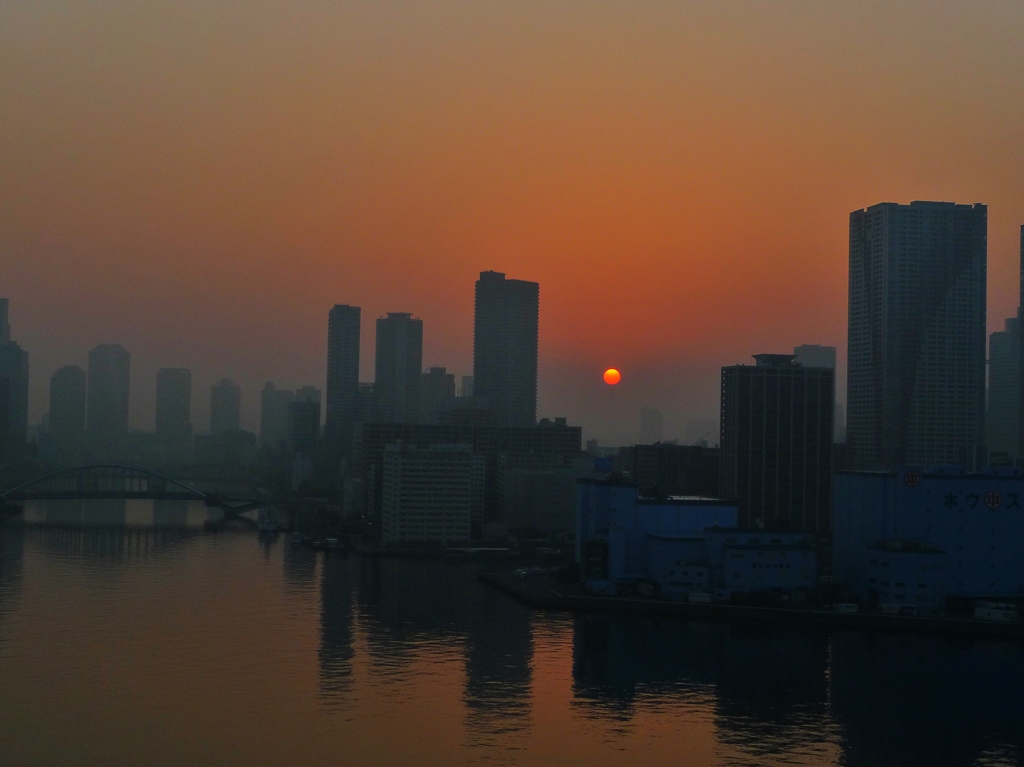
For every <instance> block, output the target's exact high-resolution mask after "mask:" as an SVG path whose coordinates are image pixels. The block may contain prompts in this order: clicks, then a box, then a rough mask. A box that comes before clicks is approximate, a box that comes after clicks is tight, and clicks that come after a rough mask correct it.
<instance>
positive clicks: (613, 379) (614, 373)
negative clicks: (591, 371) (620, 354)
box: [604, 368, 622, 385]
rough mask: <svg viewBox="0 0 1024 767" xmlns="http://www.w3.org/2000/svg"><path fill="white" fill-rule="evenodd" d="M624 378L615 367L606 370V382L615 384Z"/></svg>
mask: <svg viewBox="0 0 1024 767" xmlns="http://www.w3.org/2000/svg"><path fill="white" fill-rule="evenodd" d="M621 380H622V374H621V373H619V371H618V370H616V369H615V368H608V369H607V370H606V371H604V382H605V383H606V384H612V385H615V384H617V383H618V382H619V381H621Z"/></svg>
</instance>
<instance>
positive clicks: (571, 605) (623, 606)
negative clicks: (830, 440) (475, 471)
mask: <svg viewBox="0 0 1024 767" xmlns="http://www.w3.org/2000/svg"><path fill="white" fill-rule="evenodd" d="M479 577H480V580H481V581H483V582H484V583H486V584H487V585H488V586H490V587H492V588H494V589H496V590H498V591H500V592H502V593H504V594H507V595H508V596H510V597H512V598H513V599H515V600H517V601H519V602H522V603H523V604H526V605H529V606H530V607H533V608H535V609H538V610H557V611H562V612H573V613H618V614H632V615H662V616H672V617H677V618H689V619H692V620H706V621H727V622H730V623H745V624H758V625H784V624H789V625H804V626H823V627H830V628H845V629H858V630H883V631H900V632H915V633H927V634H956V635H961V636H975V637H986V638H992V639H1008V640H1017V641H1019V640H1024V623H996V622H990V621H978V620H972V619H967V618H932V617H909V616H897V615H880V614H878V613H837V612H834V611H831V610H815V609H809V608H808V609H800V608H780V607H746V606H741V605H727V604H702V603H693V602H670V601H667V600H664V599H639V598H635V597H598V596H592V595H589V594H585V593H582V592H581V590H580V589H579V588H578V587H576V586H572V585H566V584H561V583H558V582H556V581H554V580H553V579H548V578H527V579H523V578H517V577H516V576H515V575H513V574H511V573H481V574H480V576H479Z"/></svg>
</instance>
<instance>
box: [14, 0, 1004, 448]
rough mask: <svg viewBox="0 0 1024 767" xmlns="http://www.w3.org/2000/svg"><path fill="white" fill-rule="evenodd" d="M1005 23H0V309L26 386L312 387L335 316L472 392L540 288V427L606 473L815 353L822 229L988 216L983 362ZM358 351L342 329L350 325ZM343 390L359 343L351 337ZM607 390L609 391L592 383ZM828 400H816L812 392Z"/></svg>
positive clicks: (225, 12)
mask: <svg viewBox="0 0 1024 767" xmlns="http://www.w3.org/2000/svg"><path fill="white" fill-rule="evenodd" d="M1022 28H1024V9H1022V8H1021V6H1020V5H1019V4H1017V3H1009V2H1007V3H983V4H964V3H930V2H929V3H900V4H898V5H894V4H882V3H849V4H843V5H832V4H829V5H820V4H810V3H784V4H771V5H754V4H741V3H716V4H707V5H687V4H680V3H642V4H628V5H626V4H618V3H608V2H568V3H561V4H558V5H557V6H551V5H550V4H544V3H517V4H514V5H499V4H491V3H483V4H481V3H459V2H445V3H436V4H425V3H411V2H410V3H393V4H386V5H385V4H354V3H344V4H336V3H327V2H297V3H296V2H290V3H278V2H269V1H267V0H260V1H257V2H253V3H248V4H244V5H237V4H227V3H194V2H184V3H163V2H150V3H144V4H138V3H134V4H129V3H122V2H93V3H81V2H46V3H37V2H33V3H27V2H16V3H7V4H4V6H3V7H2V8H0V105H2V111H3V115H4V119H3V121H2V122H0V141H2V144H3V146H4V147H5V149H4V151H3V152H2V153H0V179H2V183H0V285H2V286H3V291H2V292H3V295H5V296H8V297H9V298H10V299H11V307H12V308H11V318H12V325H13V331H14V336H15V337H16V338H17V339H18V340H19V342H20V343H21V344H22V346H23V347H25V348H26V349H27V350H28V351H29V352H30V354H31V397H30V403H31V404H30V407H31V413H30V418H31V420H32V421H33V422H36V421H38V419H39V418H40V417H41V416H42V414H43V412H44V411H45V409H46V398H47V395H46V393H47V386H48V382H49V377H50V375H51V374H52V372H53V371H54V370H56V369H57V368H58V367H60V366H62V365H65V364H69V363H74V364H78V365H84V364H85V357H86V354H87V351H88V349H90V348H91V347H92V346H94V345H95V344H97V343H121V344H123V345H124V346H125V347H126V348H128V349H129V350H130V351H131V352H132V368H133V369H132V402H131V408H132V411H131V422H132V426H133V428H139V429H151V428H152V425H153V421H152V419H153V410H154V401H153V397H154V392H155V374H156V370H157V369H158V368H160V367H173V366H183V367H189V368H191V369H192V371H193V375H194V387H195V391H196V392H197V396H196V398H195V403H194V408H195V413H194V420H195V422H196V423H197V424H200V423H204V422H205V420H206V417H207V416H206V409H207V408H208V399H207V396H206V392H208V390H209V384H211V383H212V382H213V381H215V380H218V379H220V378H224V377H228V378H233V379H236V380H238V381H239V382H240V383H241V384H242V387H243V426H244V427H246V428H249V429H254V428H255V425H256V424H257V423H258V412H259V411H258V408H259V396H258V391H259V388H260V387H261V386H262V384H263V382H264V381H265V380H274V381H276V382H278V383H279V384H281V385H285V386H292V387H294V386H298V385H302V384H307V383H312V384H316V385H318V386H321V385H322V384H323V381H324V375H325V354H324V341H325V317H326V313H327V310H328V309H329V308H330V307H331V306H333V305H334V304H335V303H351V304H356V305H360V306H362V307H363V312H364V317H365V318H367V320H370V319H372V318H374V317H377V316H380V315H383V314H384V313H386V312H388V311H402V312H412V313H413V314H414V315H415V316H417V317H419V318H421V319H422V320H423V321H424V353H423V362H424V366H428V365H445V366H447V367H448V369H449V370H450V371H453V372H455V373H456V374H457V375H461V374H468V373H471V372H472V316H473V315H472V295H473V283H474V281H475V279H476V277H477V275H478V273H479V272H480V271H482V270H485V269H494V270H498V271H504V272H507V273H508V274H509V276H510V277H515V278H520V279H527V280H533V281H537V282H539V283H540V286H541V304H540V305H541V323H540V377H539V407H538V414H539V415H541V416H550V417H553V416H556V415H557V416H567V417H568V418H569V420H570V422H572V423H575V424H580V425H582V426H583V428H584V435H585V437H588V438H589V437H596V438H598V439H599V440H600V441H601V442H602V443H606V444H625V443H628V442H630V441H635V439H636V429H637V414H638V412H639V409H640V408H641V407H642V406H653V407H659V408H661V409H662V410H664V412H665V413H666V432H667V433H666V437H676V438H678V437H681V436H683V435H682V424H683V421H684V420H685V419H688V418H703V419H707V418H715V417H716V416H717V409H718V395H719V380H718V371H719V369H720V367H721V366H722V365H727V364H733V363H737V362H747V361H749V355H750V354H752V353H756V352H761V351H775V352H786V351H789V350H791V349H792V347H793V346H795V345H797V344H802V343H815V344H826V345H832V346H837V347H839V354H838V357H839V359H840V361H841V365H840V367H841V368H842V362H844V361H845V356H846V355H845V340H846V301H845V296H846V279H847V258H848V215H849V213H850V211H852V210H856V209H860V208H863V207H865V206H868V205H871V204H874V203H876V202H881V201H893V202H901V203H906V202H910V201H911V200H915V199H935V200H954V201H957V202H962V203H973V202H983V203H986V204H987V205H988V209H989V223H988V233H989V234H988V239H989V244H988V270H989V289H988V304H989V307H988V308H989V330H990V331H991V330H996V329H998V328H999V327H1000V326H1001V322H1002V319H1003V318H1005V317H1009V316H1012V315H1013V313H1014V312H1015V309H1016V302H1017V283H1016V276H1017V269H1018V264H1017V236H1018V235H1017V225H1018V224H1019V223H1020V222H1021V221H1022V220H1024V174H1022V173H1021V169H1022V168H1024V134H1022V132H1021V131H1022V128H1021V126H1022V125H1024V37H1022V36H1021V35H1020V30H1021V29H1022ZM368 325H369V323H368ZM362 344H363V350H362V352H363V353H362V363H361V364H362V375H361V378H362V379H363V380H372V371H373V334H372V332H370V331H369V327H368V328H367V332H364V333H363V336H362ZM610 366H615V367H617V368H619V369H620V370H621V371H622V373H623V380H622V383H621V384H620V385H618V386H617V387H614V388H610V387H607V386H605V385H604V384H603V383H602V381H601V373H602V371H603V370H604V369H605V368H607V367H610ZM841 380H842V370H840V386H839V391H840V392H842V391H843V387H842V383H841Z"/></svg>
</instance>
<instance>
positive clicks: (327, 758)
mask: <svg viewBox="0 0 1024 767" xmlns="http://www.w3.org/2000/svg"><path fill="white" fill-rule="evenodd" d="M101 511H102V513H97V514H96V515H94V516H90V519H96V518H98V519H101V520H102V522H103V526H101V527H86V528H83V527H80V526H78V525H75V526H71V525H69V524H68V523H69V522H76V521H78V522H80V521H81V520H80V518H79V517H76V516H75V515H76V514H77V513H79V512H76V511H75V510H74V509H69V508H61V509H58V511H56V512H51V511H47V510H43V511H40V510H39V509H34V510H30V511H29V514H28V517H29V519H30V520H32V521H34V522H37V523H38V522H46V523H47V524H46V525H26V526H20V525H11V524H8V525H6V526H0V764H2V765H90V766H91V765H104V766H106V765H185V764H188V765H382V766H383V765H387V766H391V765H394V766H396V767H397V766H398V765H402V766H403V767H406V766H409V765H471V764H474V765H587V767H601V766H603V765H794V764H795V765H857V766H859V765H872V766H874V765H930V766H934V765H1014V764H1018V763H1020V761H1021V759H1022V758H1024V757H1022V754H1024V647H1022V646H1019V645H1014V644H1002V643H998V642H989V641H978V640H973V639H971V640H965V639H948V638H931V637H916V636H890V635H886V634H878V633H864V634H861V633H853V632H842V631H824V630H822V631H816V630H801V629H780V628H775V627H772V628H765V629H764V630H750V629H739V628H736V627H732V626H729V625H724V624H710V623H692V622H691V623H687V622H685V621H679V620H671V619H641V618H635V617H612V616H588V617H575V616H571V615H565V614H542V613H535V612H532V611H530V610H528V609H526V608H524V607H522V606H521V605H519V604H516V603H515V602H512V601H510V600H509V599H507V598H506V597H504V596H501V595H499V594H497V593H494V592H493V591H490V590H489V589H487V588H486V587H484V586H483V585H481V584H480V583H479V582H478V581H477V580H476V577H475V576H476V570H475V566H474V565H470V564H445V563H440V562H422V561H405V560H382V559H368V558H360V557H358V556H355V555H341V554H337V553H331V554H323V553H319V554H317V553H313V552H311V551H307V550H304V549H296V548H293V547H291V546H290V545H289V544H288V540H287V538H286V537H285V536H279V537H276V538H264V539H261V538H259V537H258V536H257V535H256V534H255V533H252V532H249V531H231V530H228V531H223V532H220V533H207V532H203V531H202V529H201V524H202V521H203V520H204V519H205V515H206V510H205V509H204V508H202V507H197V506H189V507H184V506H182V507H178V508H176V509H174V510H171V509H167V508H164V509H159V508H148V509H147V508H145V507H139V506H138V505H135V506H134V507H129V508H125V509H114V508H112V507H108V508H104V509H102V510H101Z"/></svg>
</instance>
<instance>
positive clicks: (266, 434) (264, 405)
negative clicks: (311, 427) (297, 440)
mask: <svg viewBox="0 0 1024 767" xmlns="http://www.w3.org/2000/svg"><path fill="white" fill-rule="evenodd" d="M294 401H295V392H293V391H292V390H291V389H278V388H277V387H276V386H274V383H273V381H267V382H266V383H265V384H263V391H262V392H261V393H260V444H261V445H263V446H265V447H272V448H277V447H280V445H281V443H282V442H287V440H288V405H289V404H291V403H292V402H294Z"/></svg>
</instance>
